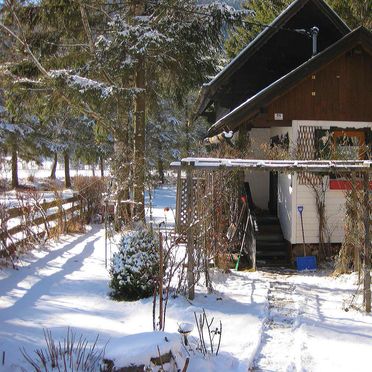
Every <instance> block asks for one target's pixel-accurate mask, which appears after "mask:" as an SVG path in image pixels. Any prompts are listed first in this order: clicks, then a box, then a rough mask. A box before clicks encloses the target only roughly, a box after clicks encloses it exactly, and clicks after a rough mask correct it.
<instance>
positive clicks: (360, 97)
mask: <svg viewBox="0 0 372 372" xmlns="http://www.w3.org/2000/svg"><path fill="white" fill-rule="evenodd" d="M264 111H266V113H265V114H264V115H262V117H261V118H259V119H258V121H260V122H261V123H262V124H264V121H266V122H267V123H266V124H267V126H271V125H273V122H274V123H275V124H274V125H282V124H280V121H276V120H275V116H276V117H277V118H278V117H281V116H282V117H283V120H285V121H287V122H288V121H292V120H327V121H330V120H335V121H364V122H372V55H371V54H369V53H368V52H367V51H365V50H364V49H363V48H362V47H360V46H358V47H356V48H354V49H352V50H351V51H348V52H346V53H345V54H343V55H342V56H340V57H338V58H336V59H335V60H334V61H332V62H331V63H329V64H328V65H326V66H324V67H323V68H321V69H319V70H318V71H316V72H314V73H312V74H310V75H308V76H307V77H306V78H305V79H303V80H302V81H301V82H300V83H298V84H297V85H296V86H295V87H294V88H292V89H291V90H290V91H288V92H287V93H285V94H283V95H282V96H280V97H279V98H277V99H275V100H274V101H273V102H271V103H270V104H269V105H268V106H267V108H266V109H265V110H264ZM278 114H280V115H278Z"/></svg>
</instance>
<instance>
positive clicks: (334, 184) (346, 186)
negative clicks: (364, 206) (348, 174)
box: [329, 180, 372, 190]
mask: <svg viewBox="0 0 372 372" xmlns="http://www.w3.org/2000/svg"><path fill="white" fill-rule="evenodd" d="M351 185H352V183H351V181H347V180H330V181H329V188H330V189H331V190H351ZM357 187H358V189H361V188H363V182H362V181H357ZM369 188H370V190H371V189H372V181H371V182H370V183H369Z"/></svg>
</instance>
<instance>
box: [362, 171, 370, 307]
mask: <svg viewBox="0 0 372 372" xmlns="http://www.w3.org/2000/svg"><path fill="white" fill-rule="evenodd" d="M363 181H364V182H363V183H364V229H365V237H364V265H363V273H364V292H363V293H364V303H365V306H366V312H367V313H370V312H371V237H370V231H369V221H370V206H369V172H368V171H367V172H365V173H364V175H363Z"/></svg>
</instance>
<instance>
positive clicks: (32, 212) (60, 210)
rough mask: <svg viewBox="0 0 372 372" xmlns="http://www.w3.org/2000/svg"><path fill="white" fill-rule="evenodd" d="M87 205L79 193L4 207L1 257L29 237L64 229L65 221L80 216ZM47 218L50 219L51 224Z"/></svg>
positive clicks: (52, 233)
mask: <svg viewBox="0 0 372 372" xmlns="http://www.w3.org/2000/svg"><path fill="white" fill-rule="evenodd" d="M86 208H87V207H86V203H85V202H84V200H83V199H82V198H81V197H79V196H73V197H71V198H67V199H56V200H53V201H50V202H44V203H40V204H29V205H26V206H22V207H17V208H11V209H6V208H3V209H2V211H1V215H0V225H1V230H0V257H9V256H11V255H13V254H14V253H15V252H16V250H17V249H18V248H20V247H23V246H25V245H27V244H30V242H32V241H38V240H40V239H43V238H49V237H50V236H53V235H54V234H55V232H56V230H57V229H62V230H63V229H64V226H66V224H68V223H72V222H74V221H76V220H77V219H79V218H80V217H82V216H83V215H84V214H85V212H86ZM54 221H56V222H54ZM50 222H53V225H52V226H51V225H50Z"/></svg>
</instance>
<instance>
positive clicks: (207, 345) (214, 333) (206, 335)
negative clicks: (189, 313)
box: [194, 309, 222, 356]
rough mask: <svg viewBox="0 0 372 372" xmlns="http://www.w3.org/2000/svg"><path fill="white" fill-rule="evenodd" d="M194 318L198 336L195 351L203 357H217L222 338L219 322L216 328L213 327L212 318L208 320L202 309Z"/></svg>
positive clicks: (220, 323)
mask: <svg viewBox="0 0 372 372" xmlns="http://www.w3.org/2000/svg"><path fill="white" fill-rule="evenodd" d="M194 317H195V323H196V326H197V329H198V334H199V343H198V347H197V350H199V351H200V352H201V353H202V354H203V355H204V356H207V355H218V353H219V351H220V346H221V338H222V322H221V321H220V322H219V324H218V326H215V325H213V323H214V318H212V319H211V320H209V319H208V317H207V314H206V312H205V310H204V309H203V311H202V313H201V314H199V315H197V314H196V313H194Z"/></svg>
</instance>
